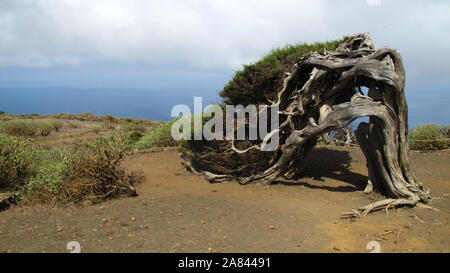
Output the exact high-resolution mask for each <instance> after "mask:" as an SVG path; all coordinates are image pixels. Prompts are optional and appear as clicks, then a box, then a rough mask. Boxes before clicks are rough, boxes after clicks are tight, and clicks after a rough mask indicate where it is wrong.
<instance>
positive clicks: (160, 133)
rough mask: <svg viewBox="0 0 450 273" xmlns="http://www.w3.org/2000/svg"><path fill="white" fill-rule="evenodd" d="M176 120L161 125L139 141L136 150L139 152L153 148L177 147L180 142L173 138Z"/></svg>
mask: <svg viewBox="0 0 450 273" xmlns="http://www.w3.org/2000/svg"><path fill="white" fill-rule="evenodd" d="M175 120H176V119H174V120H172V121H170V122H166V123H164V124H161V125H159V126H158V127H156V128H155V129H153V131H152V132H151V133H150V134H148V135H146V136H144V137H143V138H142V139H141V140H139V141H138V142H137V143H136V145H135V148H136V149H138V150H142V149H147V148H151V147H168V146H177V145H178V142H177V141H176V140H174V139H173V138H172V134H171V128H172V124H173V123H174V122H175Z"/></svg>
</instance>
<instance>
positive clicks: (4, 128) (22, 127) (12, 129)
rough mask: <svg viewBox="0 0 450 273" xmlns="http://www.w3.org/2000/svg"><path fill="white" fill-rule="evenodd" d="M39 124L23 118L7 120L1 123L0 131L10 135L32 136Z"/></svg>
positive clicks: (37, 129) (34, 134)
mask: <svg viewBox="0 0 450 273" xmlns="http://www.w3.org/2000/svg"><path fill="white" fill-rule="evenodd" d="M38 131H39V126H38V125H37V124H36V123H35V122H31V121H23V120H8V121H5V122H3V123H2V124H1V127H0V132H1V133H5V134H8V135H10V136H22V137H34V136H36V135H37V134H38Z"/></svg>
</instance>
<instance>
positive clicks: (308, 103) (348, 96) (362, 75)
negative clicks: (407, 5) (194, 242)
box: [184, 33, 430, 217]
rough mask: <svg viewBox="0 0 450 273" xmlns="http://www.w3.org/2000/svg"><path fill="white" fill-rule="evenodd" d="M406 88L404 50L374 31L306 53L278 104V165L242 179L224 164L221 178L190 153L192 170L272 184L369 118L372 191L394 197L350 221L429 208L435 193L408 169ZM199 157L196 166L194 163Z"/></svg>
mask: <svg viewBox="0 0 450 273" xmlns="http://www.w3.org/2000/svg"><path fill="white" fill-rule="evenodd" d="M308 74H309V77H305V75H308ZM361 86H365V87H368V88H369V93H368V96H364V95H363V94H361V93H362V92H361V89H360V87H361ZM299 87H301V88H299ZM404 88H405V70H404V67H403V63H402V58H401V55H400V53H399V52H398V51H396V50H395V49H392V48H388V47H384V48H381V49H378V50H376V51H375V50H374V47H373V42H372V40H371V39H370V37H369V36H368V34H367V33H365V34H359V35H355V36H351V37H349V38H348V39H347V40H346V41H345V42H344V43H343V44H341V45H340V46H339V47H338V48H337V50H336V51H329V52H325V54H324V55H320V54H318V53H316V52H313V53H310V54H308V55H306V56H305V57H303V59H302V60H301V61H300V62H299V63H297V64H296V65H295V66H294V67H293V68H292V70H291V71H290V72H289V73H286V77H285V79H284V81H283V85H282V86H281V87H280V90H279V91H278V94H277V100H276V101H275V102H273V105H278V106H280V112H281V113H284V114H285V116H286V117H285V118H284V120H282V122H281V125H280V129H279V130H280V132H283V133H284V134H285V135H286V136H287V137H285V138H284V139H283V138H282V140H283V141H284V143H282V145H281V146H280V148H279V150H277V151H274V152H272V154H273V159H274V160H272V161H271V162H273V164H272V165H271V166H270V167H269V168H266V169H265V170H263V171H259V172H257V173H254V174H252V175H249V176H240V175H236V171H235V170H233V172H232V171H231V170H230V171H228V170H227V169H226V168H223V167H222V169H221V173H218V174H215V173H212V172H210V171H205V170H201V168H204V167H205V166H208V164H209V165H211V164H214V162H211V161H207V160H204V157H203V158H202V157H197V158H196V157H195V155H194V156H184V158H185V160H186V166H187V167H188V168H189V169H191V170H193V171H195V172H196V173H197V174H199V175H201V176H202V177H204V178H205V179H208V180H210V181H222V180H227V179H231V178H234V179H236V180H238V181H239V183H241V184H248V183H252V182H258V183H262V184H270V183H272V182H273V181H275V179H277V178H278V177H280V176H288V177H290V176H293V175H295V174H297V173H298V172H299V171H301V170H302V169H303V167H304V165H305V160H304V159H305V157H306V155H307V153H308V151H309V150H310V149H311V148H312V147H313V146H314V145H315V143H316V140H317V138H318V137H319V136H320V135H323V134H326V133H327V132H328V131H330V130H336V129H339V128H343V127H345V126H347V125H348V124H349V123H350V122H352V121H353V120H355V119H357V118H360V117H364V116H368V117H370V118H369V123H361V124H360V125H359V127H358V130H357V131H356V132H355V134H356V137H357V141H358V143H359V145H360V147H361V149H362V151H363V152H364V155H365V157H366V160H367V168H368V170H369V177H368V187H367V188H366V191H365V192H370V191H371V187H372V186H373V187H374V188H376V189H377V190H379V191H380V192H382V193H383V194H384V195H386V196H387V197H388V198H389V199H386V200H383V201H379V202H376V203H374V204H371V205H369V206H366V207H362V208H358V209H355V210H353V211H352V212H350V213H344V214H343V216H344V217H347V216H349V217H358V216H362V215H365V214H367V213H369V212H370V211H372V210H377V209H381V208H388V207H395V206H400V205H410V206H412V205H415V204H417V203H418V202H425V203H426V202H427V201H428V200H429V199H430V195H429V191H427V190H425V189H424V187H423V185H422V184H421V183H420V182H419V181H418V179H417V178H416V177H415V176H414V175H413V174H412V172H411V170H410V166H409V157H408V143H407V134H408V108H407V104H406V99H405V94H404ZM253 148H256V149H257V148H258V145H255V146H254V147H250V148H247V149H237V148H236V147H235V145H234V142H231V143H230V148H229V150H230V151H231V152H234V153H236V154H239V155H245V154H247V153H249V152H250V150H252V149H253ZM253 152H254V151H253ZM260 153H264V152H260ZM196 160H197V162H196V163H197V164H196V166H197V167H196V168H194V167H193V164H191V162H193V161H196ZM202 160H203V161H202ZM198 162H201V164H198Z"/></svg>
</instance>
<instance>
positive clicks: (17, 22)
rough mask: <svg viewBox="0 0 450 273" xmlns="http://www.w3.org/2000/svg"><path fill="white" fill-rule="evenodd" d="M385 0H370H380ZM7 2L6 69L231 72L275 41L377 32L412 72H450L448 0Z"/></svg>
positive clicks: (1, 43) (1, 5) (379, 42)
mask: <svg viewBox="0 0 450 273" xmlns="http://www.w3.org/2000/svg"><path fill="white" fill-rule="evenodd" d="M378 2H379V1H370V3H378ZM367 3H368V2H367V1H366V0H353V1H345V2H341V1H339V2H338V1H331V0H330V1H326V0H319V1H295V0H292V1H289V0H278V1H261V0H258V1H256V0H253V1H243V0H223V1H222V0H218V1H211V0H199V1H195V0H185V1H182V0H177V1H173V0H163V1H145V0H143V1H138V0H129V1H124V0H115V1H113V0H66V1H50V0H49V1H45V0H35V1H32V0H28V1H25V0H22V1H21V0H14V1H13V0H4V1H2V2H0V33H2V35H1V36H0V66H53V65H78V64H83V63H95V62H102V61H113V62H124V63H132V64H134V63H138V64H143V65H146V66H158V65H161V64H166V63H169V64H170V63H177V64H180V63H181V64H184V65H187V66H189V67H191V68H201V69H215V70H222V71H230V70H231V69H238V68H240V65H241V64H243V63H248V62H251V61H256V60H257V59H258V58H259V57H261V55H263V54H265V53H266V52H267V51H268V50H270V49H271V48H273V47H277V46H281V45H284V44H286V43H295V42H301V41H308V42H313V41H318V40H331V39H336V38H341V37H342V36H343V35H345V34H353V33H358V32H367V31H368V32H370V33H371V35H372V36H373V38H374V41H375V45H376V46H383V45H390V46H392V47H395V48H397V49H399V50H400V51H401V52H402V53H403V55H404V58H405V63H406V64H407V66H408V67H407V68H410V69H411V71H412V73H413V74H414V73H416V74H417V75H423V74H424V73H425V74H426V73H428V74H430V75H431V73H438V74H440V75H448V73H450V67H449V63H450V55H449V53H448V51H447V50H446V49H448V48H450V37H448V35H445V34H446V33H447V32H448V29H450V19H449V17H448V14H449V13H450V3H449V2H448V1H383V2H382V3H381V5H368V4H367Z"/></svg>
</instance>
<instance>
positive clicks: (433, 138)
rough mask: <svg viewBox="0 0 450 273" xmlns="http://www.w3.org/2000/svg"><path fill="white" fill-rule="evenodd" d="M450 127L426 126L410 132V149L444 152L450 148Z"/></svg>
mask: <svg viewBox="0 0 450 273" xmlns="http://www.w3.org/2000/svg"><path fill="white" fill-rule="evenodd" d="M449 129H450V126H449V125H446V126H439V125H436V124H426V125H420V126H417V127H415V128H413V129H411V130H410V131H409V148H410V149H412V150H442V149H446V148H448V147H449V144H450V141H449V137H450V135H449Z"/></svg>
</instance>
